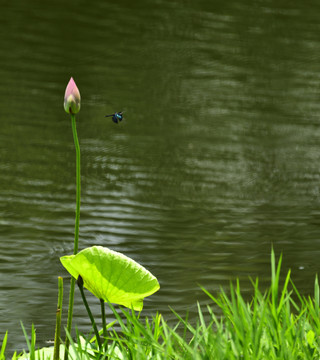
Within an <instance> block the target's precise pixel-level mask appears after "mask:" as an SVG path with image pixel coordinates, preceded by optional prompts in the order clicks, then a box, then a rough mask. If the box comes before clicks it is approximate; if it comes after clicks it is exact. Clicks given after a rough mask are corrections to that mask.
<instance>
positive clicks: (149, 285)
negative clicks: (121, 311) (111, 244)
mask: <svg viewBox="0 0 320 360" xmlns="http://www.w3.org/2000/svg"><path fill="white" fill-rule="evenodd" d="M60 261H61V263H62V265H63V266H64V267H65V268H66V269H67V270H68V271H69V273H70V274H71V275H72V276H73V277H74V278H75V279H78V277H79V275H80V276H81V277H82V279H83V285H84V287H85V288H87V289H88V290H89V291H91V292H92V293H93V294H94V295H95V296H96V297H97V298H99V299H103V300H104V301H108V302H110V303H115V304H119V305H124V306H126V307H128V308H133V309H134V310H138V311H140V310H142V308H143V299H144V298H145V297H146V296H149V295H151V294H153V293H154V292H156V291H157V290H159V288H160V286H159V283H158V280H157V279H156V277H155V276H153V275H152V274H151V273H150V272H149V271H148V270H146V269H145V268H144V267H143V266H141V265H140V264H138V263H137V262H135V261H134V260H132V259H130V258H129V257H127V256H125V255H123V254H121V253H119V252H116V251H113V250H110V249H108V248H106V247H102V246H92V247H90V248H86V249H84V250H82V251H80V252H79V253H78V254H76V255H70V256H62V257H61V258H60Z"/></svg>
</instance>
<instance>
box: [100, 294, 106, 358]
mask: <svg viewBox="0 0 320 360" xmlns="http://www.w3.org/2000/svg"><path fill="white" fill-rule="evenodd" d="M100 305H101V318H102V329H103V337H104V342H103V343H104V351H105V352H107V350H108V340H107V336H108V334H107V324H106V313H105V307H104V300H103V299H100Z"/></svg>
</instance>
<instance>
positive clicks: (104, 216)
mask: <svg viewBox="0 0 320 360" xmlns="http://www.w3.org/2000/svg"><path fill="white" fill-rule="evenodd" d="M85 6H86V5H85V4H82V3H79V6H77V7H76V8H71V4H69V3H67V4H65V3H62V2H61V4H60V2H58V3H55V5H54V6H51V5H50V4H44V3H41V2H38V1H32V4H30V1H29V2H28V4H26V5H24V4H22V3H21V4H18V3H7V4H6V5H5V7H4V11H2V12H1V14H0V20H1V28H2V32H1V34H0V44H1V49H2V57H1V58H0V76H1V82H0V109H1V113H0V117H1V128H0V143H1V146H0V160H1V161H0V189H1V190H0V319H1V326H0V338H2V337H3V335H4V333H5V330H6V329H8V330H9V342H10V349H11V350H12V349H17V348H18V349H22V348H23V347H24V346H25V341H24V339H23V336H22V331H21V330H20V325H19V321H20V320H22V321H23V323H24V325H25V326H26V327H30V325H31V323H35V326H36V328H37V339H38V340H39V345H40V346H41V345H42V344H44V343H45V341H46V340H48V339H52V338H53V331H54V321H55V306H56V301H57V276H59V275H61V274H63V275H64V276H65V277H66V279H65V312H66V306H67V297H68V292H67V290H68V282H69V281H68V279H67V274H66V273H65V272H64V270H63V268H62V266H61V264H60V263H59V257H60V256H62V255H65V254H71V253H72V250H73V228H74V207H75V178H74V175H75V161H74V160H75V154H74V148H73V140H72V133H71V125H70V120H69V118H68V116H67V115H66V114H65V113H64V111H63V106H62V103H63V94H64V90H65V86H66V84H67V82H68V80H69V77H70V76H73V77H74V78H75V80H76V82H77V85H78V87H79V89H80V91H81V95H82V109H81V112H80V113H79V117H78V133H79V138H80V145H81V151H82V160H81V161H82V176H83V177H82V207H81V229H80V248H84V247H87V246H91V245H94V244H96V245H103V246H108V247H110V248H112V249H114V250H118V251H121V252H123V253H124V254H126V255H128V256H131V257H132V258H133V259H135V260H137V261H139V262H140V263H141V264H143V265H144V266H146V267H147V268H148V269H149V270H150V271H151V272H152V273H153V274H155V275H156V276H157V277H158V279H159V281H160V285H161V289H160V291H159V292H158V293H156V294H155V295H154V296H152V297H150V298H149V299H147V300H146V301H145V314H152V313H155V312H156V311H157V310H160V311H161V312H162V313H163V314H164V316H165V318H167V319H173V318H174V316H173V315H172V313H171V311H170V310H169V306H171V307H173V308H174V309H175V310H176V311H177V312H178V313H181V314H184V313H185V311H186V310H190V314H191V318H192V317H193V319H195V313H196V301H197V300H199V301H200V303H202V304H204V303H207V302H208V300H207V297H206V296H205V295H204V294H203V293H202V292H201V290H200V287H199V285H203V286H205V287H206V288H207V289H208V290H210V291H212V292H214V293H216V292H217V291H218V290H219V288H220V286H227V285H228V283H229V281H230V279H235V278H236V277H239V278H240V279H241V281H242V283H243V288H244V289H245V290H246V291H249V287H250V286H249V281H248V280H247V279H248V275H250V276H252V277H256V276H259V277H260V278H261V284H262V286H265V285H266V284H267V283H268V279H269V257H270V249H271V245H272V244H273V246H274V248H275V250H276V253H277V254H279V253H280V252H283V254H284V270H286V269H288V268H289V267H290V268H292V271H293V278H294V280H295V282H296V284H297V286H298V288H299V289H300V290H301V291H302V292H305V293H310V292H311V291H312V284H313V281H314V276H315V273H316V272H317V271H318V267H317V259H318V256H319V246H320V240H319V239H320V237H319V214H320V206H319V183H320V182H319V181H320V172H319V157H320V151H319V147H318V143H319V141H318V139H319V135H320V134H319V130H318V127H317V124H318V119H317V117H318V114H319V110H320V109H319V102H318V82H319V74H318V61H317V56H316V54H318V52H319V45H320V44H319V38H318V31H317V30H318V19H317V17H316V14H318V13H319V10H320V9H319V7H320V5H319V4H318V3H317V2H316V1H311V2H309V4H308V7H306V6H305V5H304V4H303V3H301V4H297V5H294V4H291V5H287V6H281V5H279V4H278V3H277V2H273V1H268V2H266V3H264V4H262V3H256V4H255V5H254V6H252V4H251V3H250V4H249V2H247V1H245V0H242V1H240V2H239V1H237V2H233V1H231V2H228V3H225V2H219V1H218V2H211V1H205V0H203V1H199V2H197V3H195V4H193V3H192V2H191V1H189V2H186V3H185V2H184V3H182V2H180V1H157V2H154V3H152V4H151V3H148V2H146V1H143V0H142V1H140V2H138V3H137V4H135V5H132V3H129V2H128V3H127V2H126V1H120V2H113V1H110V2H108V3H105V2H101V3H99V4H95V5H92V4H91V5H90V7H85ZM30 9H32V12H31V11H30ZM70 14H72V17H71V16H70ZM119 109H121V110H122V109H125V110H126V113H125V117H124V120H123V121H122V122H121V124H114V123H113V122H112V121H111V120H110V119H106V118H105V117H104V115H106V114H111V113H114V112H115V111H118V110H119ZM90 301H91V303H92V305H93V306H94V311H95V312H98V311H99V306H98V304H96V302H95V300H94V299H91V300H90ZM84 313H85V312H84V309H83V306H82V304H81V302H80V299H78V298H77V299H76V302H75V320H74V323H76V324H78V326H79V328H80V329H81V331H84V332H85V331H88V329H89V328H90V326H89V323H88V321H87V319H86V318H85V317H84Z"/></svg>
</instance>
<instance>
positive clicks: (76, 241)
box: [64, 113, 81, 360]
mask: <svg viewBox="0 0 320 360" xmlns="http://www.w3.org/2000/svg"><path fill="white" fill-rule="evenodd" d="M71 123H72V133H73V140H74V145H75V149H76V184H77V186H76V220H75V229H74V248H73V254H74V255H75V254H76V253H77V252H78V244H79V224H80V198H81V177H80V176H81V172H80V145H79V140H78V135H77V128H76V116H75V115H74V114H72V113H71ZM74 287H75V279H74V278H73V277H71V283H70V294H69V307H68V320H67V331H68V333H69V334H71V328H72V316H73V302H74ZM69 345H70V340H69V338H68V337H66V342H65V355H64V360H67V359H68V349H69Z"/></svg>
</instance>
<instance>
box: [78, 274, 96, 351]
mask: <svg viewBox="0 0 320 360" xmlns="http://www.w3.org/2000/svg"><path fill="white" fill-rule="evenodd" d="M77 284H78V287H79V290H80V293H81V297H82V301H83V303H84V306H85V308H86V310H87V313H88V315H89V318H90V320H91V324H92V327H93V330H94V333H95V335H96V339H97V342H98V345H99V349H100V352H101V351H102V347H101V341H100V336H99V332H98V329H97V325H96V322H95V321H94V318H93V315H92V312H91V310H90V308H89V304H88V302H87V299H86V296H85V294H84V291H83V279H82V277H81V276H80V275H79V277H78V280H77Z"/></svg>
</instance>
